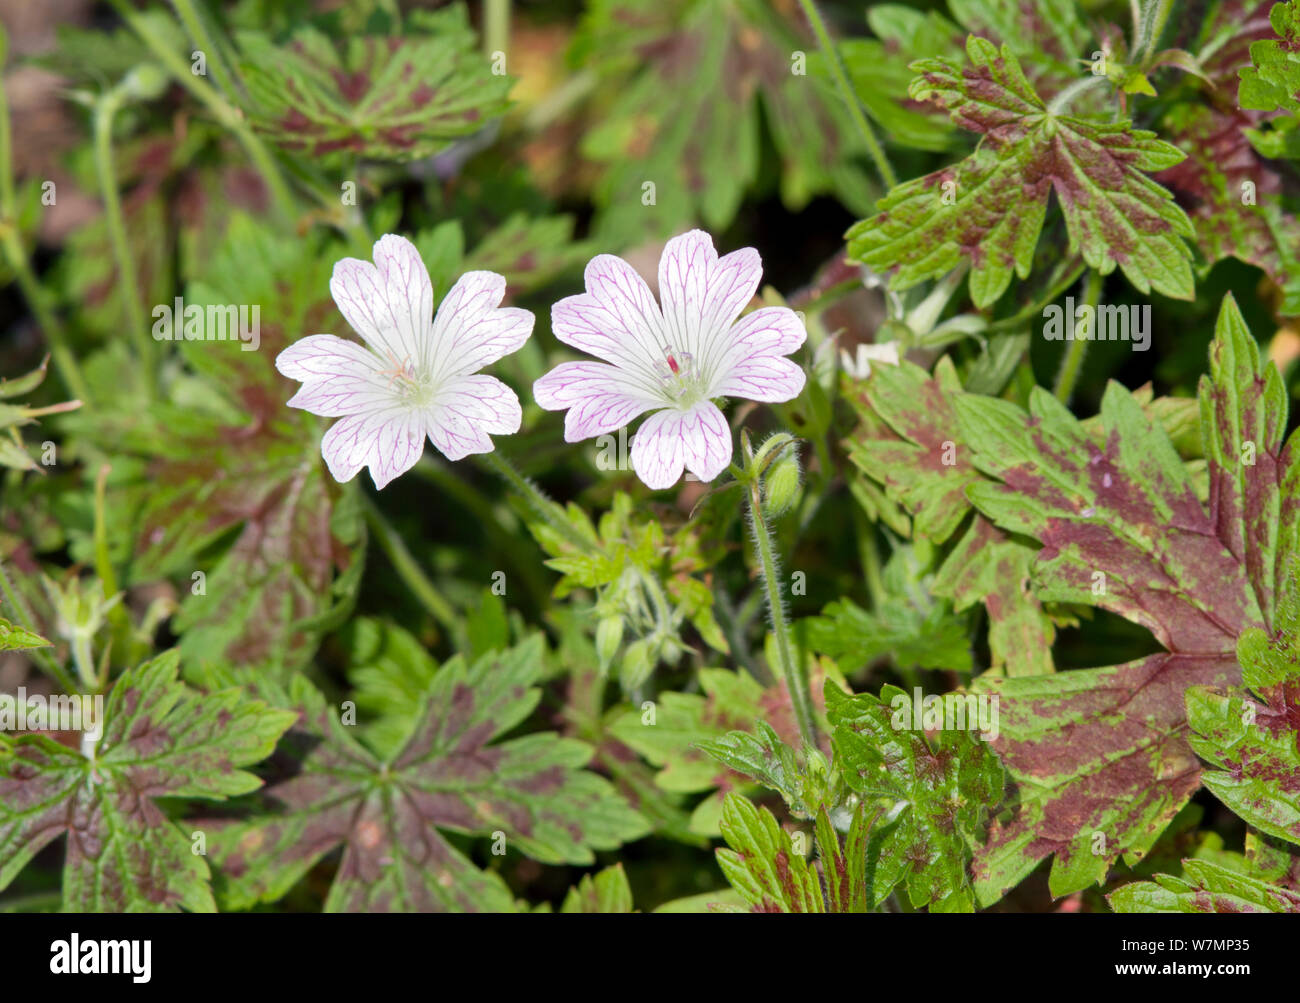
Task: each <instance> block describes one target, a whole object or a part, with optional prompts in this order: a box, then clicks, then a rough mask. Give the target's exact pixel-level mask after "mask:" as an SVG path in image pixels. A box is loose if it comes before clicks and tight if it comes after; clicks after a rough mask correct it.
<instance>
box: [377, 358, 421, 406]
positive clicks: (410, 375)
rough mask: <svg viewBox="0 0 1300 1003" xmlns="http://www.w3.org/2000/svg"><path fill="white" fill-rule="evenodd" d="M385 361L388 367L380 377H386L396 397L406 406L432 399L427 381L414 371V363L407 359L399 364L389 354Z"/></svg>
mask: <svg viewBox="0 0 1300 1003" xmlns="http://www.w3.org/2000/svg"><path fill="white" fill-rule="evenodd" d="M387 359H388V363H389V366H388V368H387V369H385V370H383V372H381V373H380V375H381V376H386V377H388V381H389V383H390V384H392V387H393V389H394V390H395V391H396V392H397V395H398V396H399V397H400V398H401V399H402V400H403V401H404V402H406V403H407V404H412V405H421V404H426V403H428V401H429V398H431V397H432V394H431V393H430V389H431V388H430V386H429V380H428V379H427V377H426V376H425V375H424V374H423V373H420V372H419V371H417V370H416V368H415V363H413V362H412V361H411V359H410V358H409V357H407V358H405V359H402V360H401V361H400V362H399V361H398V360H397V358H396V357H395V356H393V355H392V354H391V353H389V354H388V356H387Z"/></svg>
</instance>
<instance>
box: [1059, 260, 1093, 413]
mask: <svg viewBox="0 0 1300 1003" xmlns="http://www.w3.org/2000/svg"><path fill="white" fill-rule="evenodd" d="M1100 299H1101V272H1097V271H1091V272H1089V273H1088V283H1087V285H1086V286H1084V294H1083V301H1084V303H1085V304H1087V305H1088V306H1089V307H1091V308H1092V309H1091V310H1090V311H1089V312H1090V313H1091V314H1092V318H1093V319H1092V321H1091V324H1092V325H1094V326H1095V325H1096V323H1097V302H1098V301H1099V300H1100ZM1073 321H1074V318H1073V317H1071V318H1070V322H1071V324H1072V325H1073ZM1094 333H1095V332H1094V331H1093V330H1092V328H1091V327H1090V328H1089V330H1088V334H1089V335H1090V336H1091V335H1093V334H1094ZM1088 344H1089V341H1087V340H1084V339H1082V338H1075V339H1074V340H1073V341H1071V342H1070V343H1069V347H1067V348H1066V350H1065V358H1063V359H1062V360H1061V368H1060V370H1058V371H1057V374H1056V386H1055V387H1054V388H1053V389H1052V393H1054V394H1055V395H1056V399H1057V400H1059V401H1060V402H1061V403H1062V404H1068V403H1070V395H1071V394H1073V393H1074V386H1075V384H1076V383H1078V382H1079V373H1080V371H1081V370H1082V369H1083V357H1084V355H1085V354H1086V353H1087V351H1088Z"/></svg>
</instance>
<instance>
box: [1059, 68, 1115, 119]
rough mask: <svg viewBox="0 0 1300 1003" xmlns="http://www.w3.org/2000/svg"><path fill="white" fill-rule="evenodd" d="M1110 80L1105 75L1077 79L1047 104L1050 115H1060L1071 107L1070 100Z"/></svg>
mask: <svg viewBox="0 0 1300 1003" xmlns="http://www.w3.org/2000/svg"><path fill="white" fill-rule="evenodd" d="M1109 82H1110V81H1109V80H1108V79H1107V78H1106V77H1103V76H1093V77H1084V78H1083V79H1082V80H1076V81H1075V82H1074V83H1072V84H1070V85H1069V86H1068V87H1066V88H1064V89H1063V90H1061V92H1060V93H1059V94H1057V95H1056V97H1054V98H1052V100H1051V101H1049V102H1048V105H1047V113H1048V114H1049V115H1060V114H1061V113H1062V112H1064V111H1065V109H1066V108H1068V107H1070V102H1071V101H1073V100H1074V99H1075V98H1077V97H1078V96H1079V95H1080V94H1082V93H1083V92H1084V91H1087V90H1091V89H1092V88H1093V87H1096V86H1097V85H1098V84H1105V83H1109Z"/></svg>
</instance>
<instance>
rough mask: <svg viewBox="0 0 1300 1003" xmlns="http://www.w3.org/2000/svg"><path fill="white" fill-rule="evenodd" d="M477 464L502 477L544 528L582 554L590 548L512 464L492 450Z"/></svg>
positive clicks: (544, 494) (541, 492) (580, 535)
mask: <svg viewBox="0 0 1300 1003" xmlns="http://www.w3.org/2000/svg"><path fill="white" fill-rule="evenodd" d="M479 461H480V462H481V463H482V464H483V465H484V466H486V467H487V468H488V469H489V470H491V471H492V472H493V473H496V474H498V475H500V476H501V478H502V479H503V480H505V482H506V483H507V484H509V485H510V486H511V487H512V488H514V489H515V491H516V492H517V493H518V494H519V496H520V497H521V498H523V500H524V501H525V502H527V503H528V507H529V508H531V509H532V510H533V513H534V514H535V515H536V516H537V517H538V518H539V519H541V520H542V521H543V522H545V523H546V525H548V526H550V527H551V528H552V529H553V530H555V531H556V532H557V533H559V534H560V535H561V536H563V537H564V538H565V539H566V540H568V541H569V542H570V543H571V544H573V545H574V546H575V547H577V548H578V549H579V550H581V551H584V552H585V551H587V550H590V549H591V545H592V541H591V540H588V539H586V538H585V537H583V536H582V534H581V533H579V532H578V531H577V530H576V529H574V527H573V525H572V524H571V523H570V522H569V521H568V520H567V519H565V518H564V510H563V509H562V508H560V506H559V505H558V504H557V503H556V502H554V501H552V500H551V499H550V498H548V497H547V496H546V493H545V492H544V491H542V489H541V488H539V487H538V486H537V485H536V484H534V483H533V482H532V481H530V480H529V479H528V478H527V477H525V476H524V475H523V474H521V473H520V472H519V471H518V470H516V469H515V466H514V464H512V463H511V462H510V461H509V460H507V459H506V458H505V457H504V456H502V455H501V454H500V453H498V452H497V451H496V450H495V449H494V450H492V451H491V452H490V453H482V454H480V455H479Z"/></svg>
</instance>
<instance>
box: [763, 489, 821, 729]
mask: <svg viewBox="0 0 1300 1003" xmlns="http://www.w3.org/2000/svg"><path fill="white" fill-rule="evenodd" d="M746 487H747V489H748V492H749V521H750V527H751V528H752V529H753V531H754V549H755V550H756V551H757V553H758V562H759V565H760V566H761V567H762V571H763V584H764V586H765V588H766V589H767V609H768V613H769V614H770V615H771V617H772V631H773V633H774V634H776V652H777V658H778V660H779V661H780V662H781V674H782V675H783V676H784V677H785V684H786V687H787V688H788V689H789V690H790V703H791V704H792V705H793V706H794V716H795V719H796V720H797V721H798V722H799V733H800V734H801V735H802V736H803V740H804V742H805V743H806V744H808V745H809V746H811V747H813V748H816V747H817V718H816V716H815V715H814V713H813V702H812V693H811V687H810V686H809V683H808V674H807V672H806V671H805V667H804V663H803V662H802V660H796V658H795V656H794V652H793V651H792V650H791V647H790V628H789V626H788V625H787V623H786V619H785V606H784V604H783V603H782V600H781V584H780V580H779V579H778V577H777V576H778V574H779V571H778V568H777V560H776V554H775V553H774V551H773V547H772V535H771V533H769V532H768V528H767V522H766V520H764V518H763V498H762V491H763V488H762V483H761V478H759V477H758V476H754V477H753V478H752V479H751V480H750V481H749V483H748V484H747V485H746Z"/></svg>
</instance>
